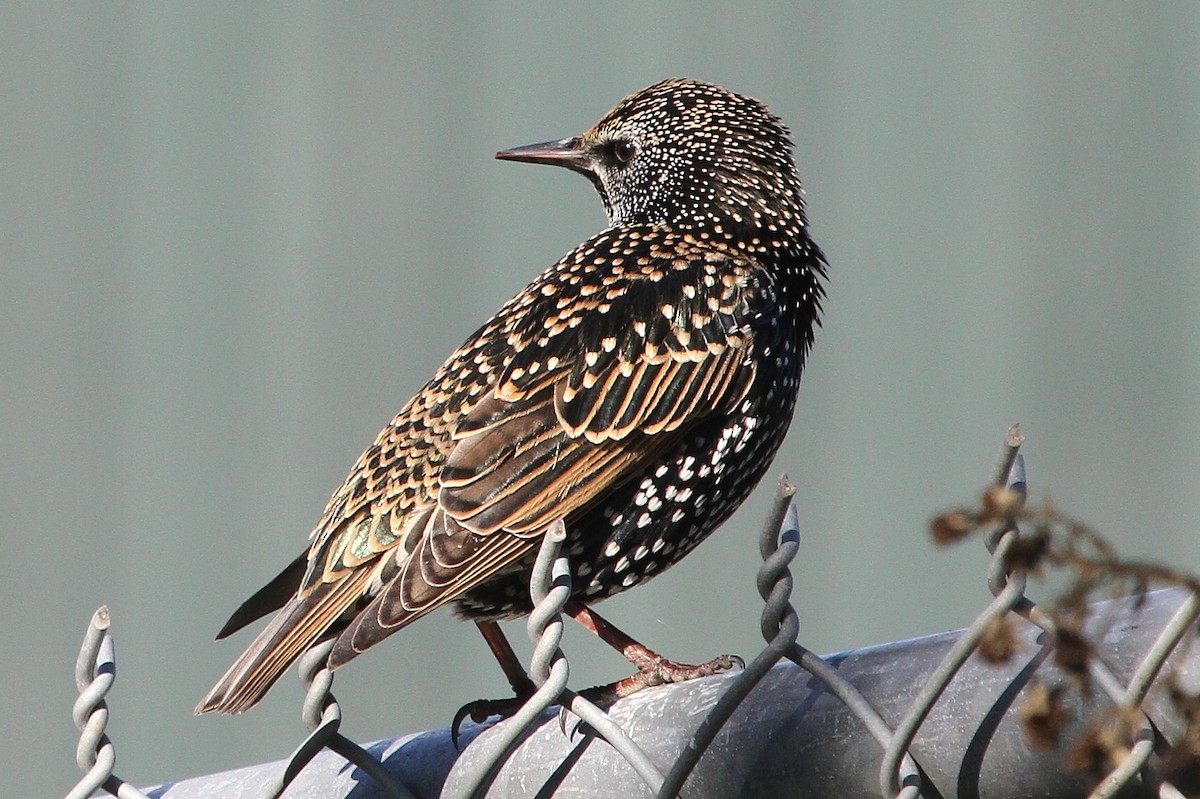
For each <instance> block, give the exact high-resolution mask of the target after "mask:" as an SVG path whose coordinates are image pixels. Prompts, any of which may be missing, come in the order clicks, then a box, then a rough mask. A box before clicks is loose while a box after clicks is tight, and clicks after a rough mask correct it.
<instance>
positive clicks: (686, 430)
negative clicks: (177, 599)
mask: <svg viewBox="0 0 1200 799" xmlns="http://www.w3.org/2000/svg"><path fill="white" fill-rule="evenodd" d="M793 150H794V144H793V141H792V136H791V133H790V131H789V130H788V129H787V128H786V127H785V126H784V124H783V123H782V121H781V120H780V119H779V118H778V117H776V116H774V115H773V114H772V113H771V112H770V110H769V109H768V108H767V107H766V106H765V105H764V104H763V103H761V102H759V101H758V100H755V99H753V98H751V97H748V96H744V95H741V94H737V93H734V92H732V91H729V90H727V89H725V88H722V87H721V86H718V85H716V84H713V83H707V82H703V81H698V80H693V79H686V78H676V79H670V80H665V81H661V82H658V83H655V84H654V85H652V86H649V87H647V88H645V89H642V90H640V91H638V92H635V93H633V94H630V95H628V96H627V97H625V98H624V99H623V100H621V101H620V102H619V103H618V104H617V105H616V106H615V107H613V108H612V110H610V111H609V112H608V113H607V114H605V115H604V116H603V117H602V118H601V119H600V121H599V122H598V123H596V124H595V125H594V126H593V127H591V128H590V129H588V130H587V131H585V132H584V133H582V134H580V135H578V136H571V137H568V138H564V139H557V140H553V141H547V142H542V143H539V144H532V145H527V146H524V147H517V148H513V149H509V150H503V151H501V152H499V153H497V154H496V158H498V159H501V160H506V161H519V162H529V163H536V164H549V165H554V166H560V167H565V168H566V169H569V170H571V171H574V172H577V173H580V174H582V175H583V176H584V177H586V178H587V179H588V180H589V181H590V182H591V183H592V185H593V186H594V188H595V190H596V191H597V192H598V194H599V195H600V200H601V202H602V204H603V206H604V209H605V212H606V213H607V216H608V225H607V226H606V227H605V228H604V229H602V230H601V231H600V232H599V233H597V234H596V235H594V236H592V237H591V238H589V239H588V240H586V241H584V242H583V243H581V244H579V245H578V246H577V247H575V248H574V249H572V250H571V251H570V252H568V253H567V254H566V255H564V256H563V257H562V258H561V259H560V260H559V261H557V262H556V263H554V264H553V265H552V266H550V267H549V268H548V269H546V270H544V271H543V272H542V273H541V274H540V275H538V276H537V277H536V278H535V279H534V280H533V281H532V282H531V283H529V285H528V286H526V287H525V288H524V289H523V290H521V291H520V292H519V293H517V294H516V295H515V296H514V297H512V298H511V299H510V300H508V301H507V302H506V303H504V304H503V305H502V306H501V307H500V309H499V310H498V311H497V312H496V313H495V315H493V316H492V317H491V318H490V319H489V320H488V321H486V322H485V323H484V324H483V325H482V326H481V327H479V329H478V330H476V331H475V332H474V333H473V334H471V335H470V337H469V338H468V339H467V340H466V342H465V343H464V344H463V345H462V346H461V347H459V348H458V349H457V350H455V351H454V352H453V354H451V355H450V357H449V358H448V359H447V360H446V361H445V363H444V364H443V365H442V366H441V367H440V368H439V369H438V370H437V371H436V373H435V374H434V375H433V377H432V378H431V379H430V380H429V382H427V383H426V384H425V385H424V386H423V387H421V388H420V389H419V390H418V391H417V392H416V394H415V395H414V396H413V397H412V398H411V399H410V400H409V401H408V402H407V404H405V405H404V406H403V408H402V409H401V410H400V412H399V413H398V414H397V415H396V416H395V418H394V419H392V421H391V422H390V423H389V424H387V425H386V426H385V427H384V428H383V430H382V431H381V432H380V433H379V435H378V437H377V438H376V439H375V441H374V443H373V444H371V446H370V447H368V448H367V450H366V451H365V452H363V454H362V456H361V457H360V458H359V459H358V461H357V462H356V463H355V464H354V466H353V468H352V469H351V471H350V474H349V476H348V477H347V478H346V480H345V482H344V483H343V484H342V485H341V487H340V488H338V489H337V491H336V492H335V493H334V494H333V496H332V497H331V498H330V500H329V502H328V505H327V506H326V508H325V510H324V513H323V515H322V516H321V518H320V520H319V521H318V522H317V524H316V526H315V528H314V529H313V531H312V533H311V535H310V539H309V543H308V546H307V548H306V550H305V551H304V552H302V553H301V554H300V555H299V557H297V558H295V560H293V561H292V562H291V563H290V564H289V565H288V566H287V567H286V568H285V569H284V570H283V571H282V572H281V573H280V574H279V576H277V577H276V578H275V579H273V580H272V581H271V582H269V583H268V584H267V585H266V586H265V587H263V588H262V589H261V590H260V591H259V592H258V593H256V594H254V595H253V596H252V597H251V598H250V599H248V600H246V602H245V603H243V605H242V606H241V607H240V608H238V610H237V611H236V612H235V613H234V614H233V616H232V617H231V618H230V619H229V621H228V622H227V623H226V625H225V626H224V627H223V628H222V629H221V631H220V632H219V633H218V636H217V637H218V638H224V637H226V636H228V635H230V634H232V633H233V632H235V631H237V630H239V629H241V628H242V627H244V626H246V625H247V624H249V623H251V622H252V621H255V620H257V619H258V618H261V617H263V616H266V615H268V614H270V613H272V612H276V615H275V616H274V617H273V618H272V619H271V621H270V622H269V623H268V624H267V626H266V627H265V628H264V629H263V630H262V631H261V632H260V633H259V634H258V636H257V637H256V638H255V639H254V640H253V642H252V643H251V644H250V645H249V647H248V648H247V649H246V650H245V652H244V653H243V654H242V655H241V656H240V657H239V658H238V659H237V660H236V661H235V662H234V663H233V665H232V666H231V667H230V668H229V670H228V671H227V672H226V673H225V675H224V676H223V677H221V679H220V680H219V681H218V682H217V684H216V685H215V686H214V687H213V688H212V690H211V691H210V692H209V693H208V694H207V695H206V696H205V697H204V699H202V700H201V701H200V703H199V705H198V706H197V708H196V712H197V713H205V712H209V711H216V712H222V713H240V712H242V711H245V710H247V709H249V708H250V707H252V706H253V705H255V704H256V703H257V702H259V701H260V700H261V699H262V697H263V696H264V695H265V693H266V692H267V691H268V690H269V689H270V687H271V686H272V685H273V684H274V683H275V681H276V680H277V679H278V678H279V677H280V675H281V674H282V673H283V672H285V671H286V670H287V669H288V668H289V667H290V666H291V664H293V663H294V662H295V661H296V660H297V659H298V658H299V656H300V655H301V654H303V653H304V652H305V651H307V650H308V649H309V648H311V647H313V646H314V645H316V644H317V643H320V642H323V641H327V640H328V639H333V641H334V643H333V645H332V648H331V649H330V652H329V655H328V658H327V665H328V666H329V667H330V668H339V667H341V666H344V665H345V664H346V663H348V662H349V661H351V660H352V659H354V658H355V657H356V656H358V655H359V654H361V653H362V652H364V651H366V650H367V649H368V648H370V647H372V646H373V645H374V644H376V643H378V642H379V641H381V640H382V639H384V638H386V637H387V636H389V635H391V634H392V633H394V632H396V631H397V630H400V629H401V628H403V627H405V626H406V625H408V624H410V623H412V622H414V621H416V620H417V619H419V618H421V617H423V616H425V615H426V614H428V613H429V612H430V611H432V610H434V609H436V608H439V607H441V606H443V605H451V606H453V608H454V609H455V610H456V611H457V613H458V614H459V615H460V616H461V617H463V618H465V619H469V620H473V621H475V622H476V623H477V624H478V625H479V627H480V630H481V631H482V632H483V633H484V637H485V639H486V640H487V643H488V644H489V646H491V648H492V650H493V652H494V653H496V654H497V656H498V657H500V656H501V655H502V654H503V651H504V650H505V649H506V648H507V643H506V642H503V640H502V639H503V636H502V635H501V634H500V633H499V630H498V628H497V626H496V623H497V621H499V620H503V619H508V618H515V617H520V616H521V615H524V614H528V613H529V612H530V610H531V608H532V604H531V600H530V596H529V580H530V575H531V570H532V564H533V559H534V555H535V554H536V550H537V547H538V545H539V542H540V541H541V539H542V538H543V537H544V536H545V535H546V533H547V531H548V530H549V529H550V528H551V526H552V525H555V524H556V523H561V524H563V525H564V526H565V530H566V538H565V541H564V543H563V548H564V549H563V551H564V552H565V553H566V554H567V556H568V559H569V563H570V570H571V578H572V583H571V585H572V588H571V595H570V599H569V601H568V603H567V607H566V612H567V613H568V614H569V615H571V616H572V617H573V618H575V619H576V620H578V621H580V622H581V623H582V624H583V625H584V626H585V627H586V628H587V629H589V630H591V631H593V632H595V633H597V634H598V635H600V637H601V638H603V639H604V640H606V641H607V642H608V643H610V644H612V645H613V646H615V647H616V648H618V649H619V650H622V651H624V653H625V654H626V656H627V657H628V658H629V660H630V661H631V662H633V663H634V664H635V665H636V666H637V667H638V669H639V674H640V675H641V678H642V679H640V680H635V682H636V683H637V685H635V686H634V687H635V688H636V687H638V686H640V685H644V684H657V683H659V682H663V681H675V680H677V679H687V678H689V677H691V676H696V675H699V674H708V673H713V672H714V671H716V670H720V669H722V668H726V667H728V665H729V659H728V657H726V658H724V659H721V658H717V659H714V661H711V662H710V664H702V665H701V666H699V667H696V666H686V664H676V663H674V662H673V661H668V660H666V659H665V658H662V657H661V656H659V655H657V653H655V652H653V651H652V650H650V649H649V648H647V647H645V646H643V645H641V644H640V643H638V642H636V641H635V640H634V639H632V638H631V637H629V636H626V635H625V634H624V633H622V632H621V631H619V630H617V629H616V628H615V627H613V626H612V625H611V624H609V623H608V622H606V621H605V620H604V619H603V618H601V617H600V616H599V615H598V614H596V613H595V611H594V609H593V608H592V606H593V605H594V604H595V603H597V602H599V601H601V600H604V599H607V598H609V597H612V596H614V595H616V594H619V593H621V592H623V591H625V590H627V589H629V588H632V587H634V586H636V585H638V584H640V583H643V582H645V581H646V580H648V579H650V578H651V577H654V576H656V575H657V574H659V573H661V572H663V571H664V570H666V569H667V568H668V567H670V566H671V565H673V564H675V563H677V562H679V561H680V560H681V559H682V558H683V557H684V556H685V555H687V554H688V553H689V552H691V551H692V550H693V549H694V548H695V547H696V546H697V545H698V544H699V543H700V542H701V541H702V540H704V539H705V538H706V537H707V536H708V535H709V534H710V533H712V532H713V531H714V530H715V529H716V528H717V527H718V526H719V525H720V524H722V523H723V522H724V521H725V520H726V519H727V518H728V517H729V516H730V515H731V514H732V513H733V511H734V510H735V509H736V508H737V507H738V506H739V505H740V504H742V503H743V502H744V501H745V499H746V498H747V496H748V495H749V493H750V492H751V490H752V489H753V488H754V487H755V485H756V484H757V483H758V482H759V481H760V479H761V478H762V477H763V475H764V473H765V472H766V471H767V469H768V468H769V466H770V464H771V462H772V460H773V459H774V457H775V454H776V453H777V451H778V449H779V447H780V444H781V442H782V441H783V439H784V436H785V434H786V432H787V429H788V427H789V425H790V422H791V419H792V416H793V411H794V408H795V404H796V399H797V392H798V388H799V382H800V375H801V372H802V370H803V368H804V365H805V362H806V359H807V356H808V353H809V351H810V348H811V346H812V342H813V335H814V330H815V328H816V327H817V326H819V324H820V312H821V304H822V300H823V298H824V294H825V290H824V285H825V282H826V275H827V262H826V259H825V257H824V255H823V254H822V252H821V250H820V249H819V248H818V247H817V245H816V244H815V243H814V242H813V240H812V239H811V238H810V235H809V228H808V222H807V218H806V206H805V201H804V197H803V192H802V189H801V185H800V181H799V178H798V177H797V172H796V166H795V161H794V156H793ZM507 652H508V655H509V656H510V657H511V649H508V650H507ZM501 660H502V665H504V662H503V658H501ZM505 671H506V674H509V676H510V681H511V682H512V683H513V687H514V689H518V690H519V688H520V687H521V686H520V683H521V682H522V675H521V673H519V667H517V673H515V675H514V674H513V673H510V667H508V666H506V669H505ZM637 677H639V675H635V678H637ZM526 687H527V685H526Z"/></svg>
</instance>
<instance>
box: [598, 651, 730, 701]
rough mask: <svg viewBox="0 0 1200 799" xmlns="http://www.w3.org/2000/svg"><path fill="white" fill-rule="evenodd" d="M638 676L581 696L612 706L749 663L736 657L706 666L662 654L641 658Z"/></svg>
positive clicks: (712, 662)
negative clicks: (660, 687) (645, 691)
mask: <svg viewBox="0 0 1200 799" xmlns="http://www.w3.org/2000/svg"><path fill="white" fill-rule="evenodd" d="M634 665H636V666H637V669H638V670H637V673H636V674H633V675H631V676H629V677H626V678H625V679H623V680H618V681H617V682H614V683H610V684H608V685H599V686H596V687H595V688H589V689H588V690H586V691H584V692H582V695H583V696H584V697H586V698H587V699H589V700H591V701H592V702H594V703H595V704H597V705H601V706H604V705H610V704H612V703H613V702H615V701H616V700H618V699H623V698H625V697H627V696H629V695H631V694H635V693H637V692H638V691H640V690H642V689H643V688H653V687H654V686H656V685H666V684H667V683H676V682H686V681H688V680H694V679H697V678H698V677H711V676H712V675H714V674H724V673H726V672H729V671H733V670H734V669H738V670H741V669H744V668H746V661H744V660H742V659H741V658H740V657H738V656H737V655H721V656H719V657H715V658H713V659H712V660H710V661H708V662H707V663H700V664H699V665H695V666H693V665H691V664H688V663H676V662H675V661H673V660H667V659H666V658H664V657H662V656H661V655H657V654H656V655H653V656H651V657H647V658H645V659H639V661H638V662H636V663H634Z"/></svg>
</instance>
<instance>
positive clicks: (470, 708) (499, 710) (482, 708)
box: [450, 696, 525, 750]
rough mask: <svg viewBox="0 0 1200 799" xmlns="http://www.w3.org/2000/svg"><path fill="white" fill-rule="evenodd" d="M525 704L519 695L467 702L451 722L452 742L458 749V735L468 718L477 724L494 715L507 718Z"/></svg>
mask: <svg viewBox="0 0 1200 799" xmlns="http://www.w3.org/2000/svg"><path fill="white" fill-rule="evenodd" d="M523 704H525V699H524V698H522V697H519V696H514V697H512V698H511V699H476V700H475V701H474V702H467V703H466V704H465V705H463V706H462V707H460V708H459V709H458V712H457V713H455V714H454V720H453V721H452V722H450V742H451V743H452V744H453V745H454V748H455V750H458V736H459V733H460V732H461V731H462V725H463V722H465V721H466V720H467V719H470V720H471V721H473V722H474V723H476V724H482V723H483V722H485V721H487V720H488V719H490V718H491V717H492V716H499V717H500V718H502V719H506V718H508V717H509V716H511V715H512V714H514V713H516V712H517V711H518V710H520V709H521V706H522V705H523Z"/></svg>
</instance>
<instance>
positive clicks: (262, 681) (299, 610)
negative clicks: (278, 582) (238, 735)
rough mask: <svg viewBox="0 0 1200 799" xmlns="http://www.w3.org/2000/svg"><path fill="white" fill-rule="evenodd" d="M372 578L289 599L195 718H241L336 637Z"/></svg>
mask: <svg viewBox="0 0 1200 799" xmlns="http://www.w3.org/2000/svg"><path fill="white" fill-rule="evenodd" d="M370 578H371V570H369V569H364V570H360V571H358V572H352V573H350V574H349V575H347V577H346V579H345V580H343V581H341V582H337V583H319V584H318V585H317V586H315V588H314V589H313V590H312V591H311V592H309V593H307V594H305V595H304V596H297V597H295V598H293V599H292V600H291V601H290V602H288V603H287V604H286V605H285V606H284V607H283V609H282V610H281V611H280V612H279V614H278V615H277V616H275V618H273V619H272V620H271V623H270V624H268V625H267V626H266V628H265V629H263V631H262V632H261V633H259V635H258V637H257V638H255V639H254V642H253V643H251V644H250V646H249V647H248V648H247V649H246V651H245V652H243V653H242V656H241V657H239V658H238V659H237V660H236V661H235V662H234V664H233V665H232V666H230V667H229V670H228V671H227V672H225V675H224V676H223V677H221V679H220V680H218V681H217V684H216V685H215V686H213V688H212V690H211V691H209V692H208V694H207V695H206V696H205V697H204V699H202V700H200V704H198V705H197V706H196V713H197V714H200V713H208V712H210V711H216V712H218V713H242V712H244V711H246V710H249V709H250V708H252V707H254V705H256V704H258V702H259V700H261V699H262V698H263V696H264V695H265V694H266V693H267V690H268V689H270V687H271V686H272V685H274V684H275V682H276V680H278V679H279V678H280V676H281V675H282V674H283V673H284V672H285V671H287V670H288V668H290V667H291V665H292V664H293V663H295V662H296V660H298V659H299V657H300V655H302V654H303V653H304V652H305V651H306V650H307V649H309V648H310V647H311V646H312V645H313V644H315V643H316V642H317V641H319V640H321V639H322V638H325V637H327V636H329V635H331V634H333V633H334V632H336V630H333V629H331V628H332V627H333V626H334V625H335V623H336V622H337V621H338V619H339V618H340V617H341V616H342V614H343V613H344V612H345V611H346V610H347V609H348V608H349V607H351V606H352V605H354V604H355V603H357V602H358V601H359V600H360V599H361V598H362V596H363V593H364V589H365V588H366V584H367V583H368V582H369V581H370Z"/></svg>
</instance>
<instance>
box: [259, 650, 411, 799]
mask: <svg viewBox="0 0 1200 799" xmlns="http://www.w3.org/2000/svg"><path fill="white" fill-rule="evenodd" d="M333 645H334V640H333V639H332V638H331V639H329V640H327V641H323V642H321V643H319V644H317V645H316V646H314V647H312V648H311V649H309V650H308V651H307V652H305V653H304V655H303V656H302V657H301V658H300V662H299V671H300V681H301V682H302V683H304V689H305V693H304V705H303V707H302V709H301V716H302V717H303V719H304V723H305V725H306V726H307V727H308V729H309V735H308V737H307V738H305V739H304V741H302V742H301V743H300V745H299V746H298V747H296V750H295V751H294V752H293V753H292V756H291V757H290V758H288V762H287V765H286V766H284V769H283V771H281V772H280V773H279V776H278V777H277V778H275V780H273V781H272V782H271V783H270V784H268V785H267V787H266V789H265V790H264V794H263V795H264V797H266V798H267V799H279V797H280V796H282V795H283V792H284V791H286V790H287V787H288V786H289V785H290V784H291V783H292V781H293V780H295V779H296V777H297V776H298V775H299V774H300V772H301V771H302V770H303V769H304V767H305V766H307V765H308V764H309V763H310V762H312V759H313V758H314V757H316V756H317V755H318V754H319V753H320V752H321V750H322V749H328V750H330V751H331V752H336V753H337V754H339V755H341V756H342V757H343V758H345V759H346V761H347V762H350V763H353V764H354V765H356V766H358V767H359V768H361V769H362V770H363V771H364V772H366V773H367V774H369V775H370V776H371V778H372V779H374V780H375V782H376V784H378V785H379V787H380V788H382V789H383V791H384V792H385V793H387V795H388V796H390V797H392V799H413V795H412V793H411V792H410V791H409V790H408V788H406V787H405V786H404V785H402V784H401V783H400V782H399V781H398V780H397V779H396V778H394V777H393V776H392V775H391V774H389V773H388V772H387V769H385V768H384V767H383V764H382V763H381V762H380V761H378V760H376V759H375V757H374V756H373V755H372V754H371V753H370V752H368V751H367V750H366V749H363V748H362V747H361V746H359V745H358V744H356V743H355V742H354V741H352V740H350V739H349V738H347V737H346V736H344V735H342V734H341V733H340V732H339V731H338V728H339V727H341V724H342V708H341V705H339V704H338V702H337V699H335V698H334V696H333V694H332V693H331V692H330V688H332V686H333V670H332V669H330V668H329V667H328V666H327V665H326V661H327V659H328V658H329V652H330V650H332V649H333Z"/></svg>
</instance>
